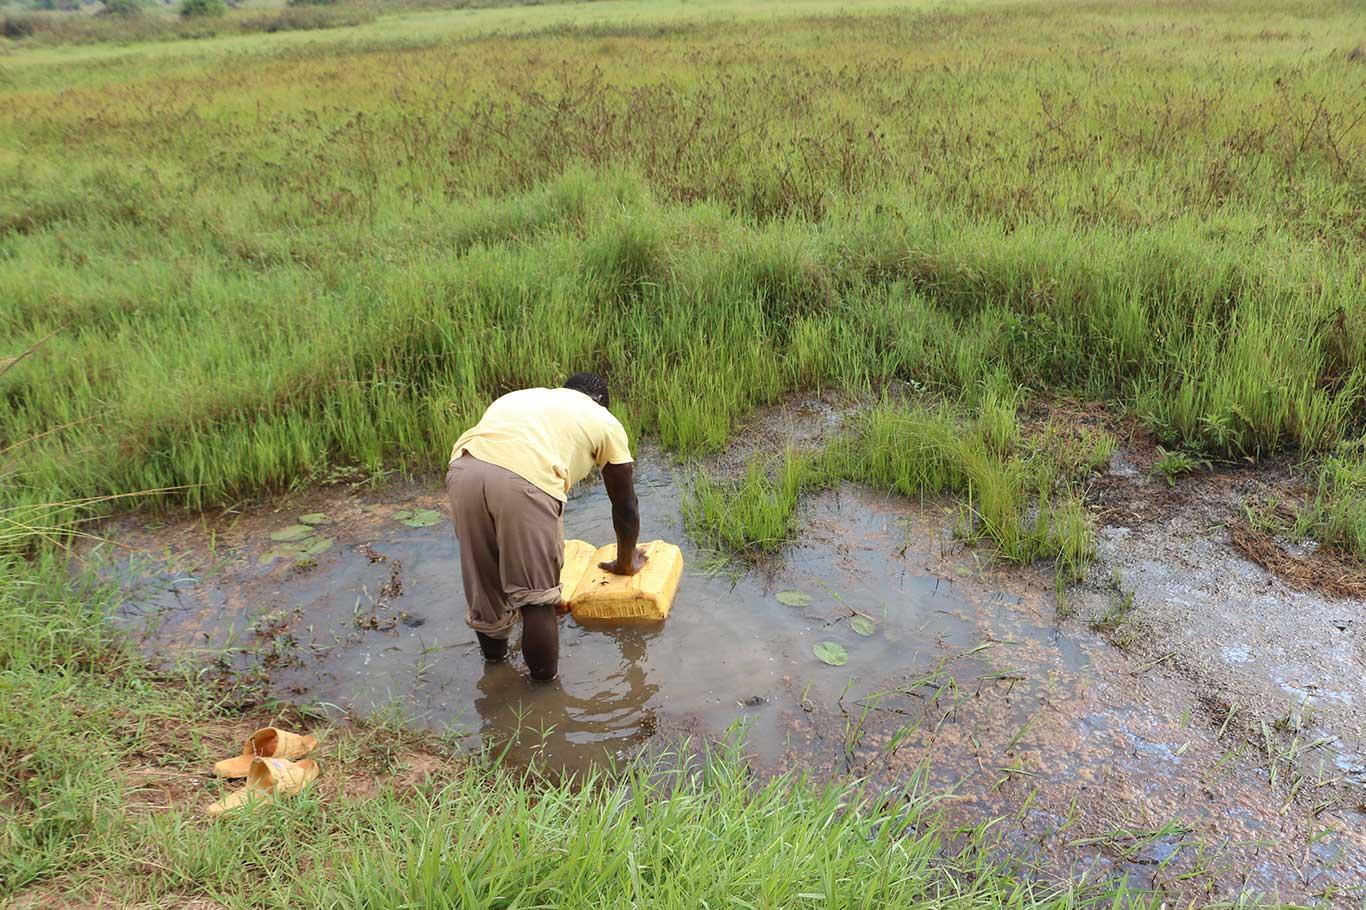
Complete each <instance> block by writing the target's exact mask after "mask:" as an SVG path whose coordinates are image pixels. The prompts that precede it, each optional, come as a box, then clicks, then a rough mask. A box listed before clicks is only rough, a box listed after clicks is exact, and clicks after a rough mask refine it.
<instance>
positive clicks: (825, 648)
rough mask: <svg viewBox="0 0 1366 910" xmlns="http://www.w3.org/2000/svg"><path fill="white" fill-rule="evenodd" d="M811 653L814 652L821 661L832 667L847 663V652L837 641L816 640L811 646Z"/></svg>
mask: <svg viewBox="0 0 1366 910" xmlns="http://www.w3.org/2000/svg"><path fill="white" fill-rule="evenodd" d="M811 653H812V654H815V655H816V657H817V658H818V659H819V660H820V661H821V663H827V664H829V665H830V666H832V667H842V666H844V665H845V664H847V663H849V652H848V651H846V650H844V646H843V645H841V644H839V643H838V642H834V641H821V642H817V643H816V644H814V645H812V646H811Z"/></svg>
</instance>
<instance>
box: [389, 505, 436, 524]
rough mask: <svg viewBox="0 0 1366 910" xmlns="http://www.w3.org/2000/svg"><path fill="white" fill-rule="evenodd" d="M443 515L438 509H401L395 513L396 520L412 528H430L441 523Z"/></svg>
mask: <svg viewBox="0 0 1366 910" xmlns="http://www.w3.org/2000/svg"><path fill="white" fill-rule="evenodd" d="M441 517H442V516H441V513H440V512H438V511H437V510H436V509H399V510H398V511H397V512H395V513H394V514H393V519H394V521H397V522H398V523H399V524H405V525H407V526H408V527H410V528H430V527H431V526H432V525H434V524H440V522H441Z"/></svg>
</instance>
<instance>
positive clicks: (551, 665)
mask: <svg viewBox="0 0 1366 910" xmlns="http://www.w3.org/2000/svg"><path fill="white" fill-rule="evenodd" d="M504 647H506V643H504ZM522 657H523V659H524V660H526V666H527V669H528V670H530V671H531V678H532V679H534V680H537V681H539V682H548V681H549V680H552V679H554V678H555V676H556V674H558V673H559V669H560V626H559V623H557V622H556V621H555V607H554V606H553V605H551V604H528V605H527V606H525V607H522Z"/></svg>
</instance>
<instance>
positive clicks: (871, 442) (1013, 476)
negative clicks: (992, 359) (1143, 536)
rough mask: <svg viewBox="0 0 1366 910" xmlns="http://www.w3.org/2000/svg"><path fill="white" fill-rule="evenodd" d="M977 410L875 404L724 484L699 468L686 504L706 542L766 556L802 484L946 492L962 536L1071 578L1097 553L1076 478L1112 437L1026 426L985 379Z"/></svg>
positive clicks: (788, 528) (1095, 462)
mask: <svg viewBox="0 0 1366 910" xmlns="http://www.w3.org/2000/svg"><path fill="white" fill-rule="evenodd" d="M976 397H977V399H978V401H977V403H976V405H975V407H965V406H964V405H962V404H943V405H939V406H924V405H907V404H904V403H896V402H890V401H887V402H883V403H881V404H879V405H877V406H875V407H872V408H870V409H869V410H868V411H866V412H865V413H863V414H861V415H859V416H858V417H857V418H856V419H855V420H854V421H853V424H854V425H853V426H851V427H849V428H848V429H847V430H846V431H845V432H844V433H842V434H841V436H840V437H839V438H838V439H837V440H836V441H835V442H833V443H831V444H830V445H828V446H827V447H826V448H825V449H824V450H823V451H821V452H819V453H816V454H794V453H791V452H789V453H787V455H786V456H785V457H783V458H781V459H779V460H778V462H777V464H776V465H773V466H769V465H765V464H764V463H762V462H755V463H754V464H752V465H751V466H750V469H749V471H748V472H747V473H746V474H745V476H744V477H743V478H740V479H737V480H733V481H723V480H717V479H714V478H712V477H709V476H707V475H703V476H701V477H700V478H699V479H698V481H697V482H696V484H695V485H694V489H693V491H692V497H691V499H690V500H689V501H688V502H687V503H686V504H685V506H684V514H685V517H686V518H687V521H688V525H689V527H690V529H691V531H692V532H693V534H694V535H695V536H697V537H698V538H699V539H701V540H702V541H703V542H704V543H706V544H708V545H711V546H715V547H718V548H727V549H729V550H731V551H734V552H736V553H739V554H740V555H742V556H751V557H752V556H758V555H760V554H765V553H772V552H774V551H776V550H777V549H779V548H780V547H781V546H782V545H783V544H784V543H786V542H787V541H788V540H789V539H790V538H791V537H792V535H793V532H794V530H795V528H796V526H797V518H798V514H799V513H798V509H799V505H800V497H801V494H802V493H803V492H807V491H810V490H813V489H819V488H821V487H825V486H828V485H830V484H832V483H835V482H838V481H854V482H858V483H862V484H866V485H869V486H872V487H874V488H876V489H882V490H886V491H888V492H891V493H897V494H900V495H902V496H910V497H917V498H924V497H927V496H933V495H936V494H955V495H957V496H959V497H961V498H962V500H963V501H964V505H963V509H962V514H961V518H960V521H959V526H958V533H959V534H960V536H962V537H964V538H967V539H969V540H974V541H979V542H984V543H987V544H989V545H990V546H991V547H993V548H994V550H995V552H996V553H997V554H998V555H999V556H1001V557H1002V558H1004V559H1006V560H1008V561H1011V562H1017V563H1030V562H1034V561H1036V560H1039V559H1046V560H1051V561H1052V562H1053V563H1054V565H1055V567H1056V570H1057V578H1058V581H1059V583H1060V584H1064V583H1068V582H1072V581H1075V580H1077V579H1078V578H1080V577H1081V575H1082V573H1083V572H1084V571H1085V570H1086V567H1087V566H1088V565H1089V564H1090V561H1091V558H1092V556H1093V555H1094V552H1095V530H1094V525H1093V522H1092V520H1091V517H1090V515H1089V513H1088V512H1087V509H1086V507H1085V504H1084V501H1083V500H1084V492H1085V490H1084V487H1085V482H1086V480H1087V478H1088V477H1089V476H1090V474H1091V472H1092V471H1094V470H1095V469H1098V468H1100V467H1102V466H1103V465H1104V464H1106V463H1108V461H1109V457H1110V453H1111V452H1112V451H1113V447H1114V439H1113V438H1112V437H1110V436H1109V435H1108V434H1105V433H1103V432H1101V431H1080V432H1077V431H1071V430H1066V429H1063V428H1061V427H1059V426H1057V425H1054V424H1048V425H1045V426H1044V427H1042V428H1039V429H1037V430H1031V431H1030V432H1028V433H1025V432H1022V431H1021V429H1020V427H1019V426H1018V424H1017V410H1016V400H1015V397H1014V393H1013V392H1010V391H1002V390H999V389H993V388H990V387H988V388H986V389H984V390H982V391H980V393H979V394H978V395H977V396H976Z"/></svg>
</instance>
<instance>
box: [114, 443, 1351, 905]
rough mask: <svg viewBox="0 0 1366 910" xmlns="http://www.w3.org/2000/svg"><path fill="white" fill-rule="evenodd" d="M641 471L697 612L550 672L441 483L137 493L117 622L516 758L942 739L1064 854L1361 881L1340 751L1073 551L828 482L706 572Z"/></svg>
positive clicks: (940, 779)
mask: <svg viewBox="0 0 1366 910" xmlns="http://www.w3.org/2000/svg"><path fill="white" fill-rule="evenodd" d="M638 492H639V494H640V500H641V512H642V520H643V526H642V539H646V540H648V539H653V538H657V537H658V538H664V539H667V540H670V541H675V542H678V543H679V544H680V545H681V546H682V547H683V550H684V553H685V556H686V558H687V560H688V563H689V568H688V571H687V574H686V575H685V578H684V581H683V585H682V587H681V589H680V592H679V595H678V599H677V601H676V604H675V608H674V612H673V614H672V615H671V617H670V619H669V620H668V622H667V623H666V624H663V625H657V626H639V627H631V628H614V627H594V628H585V627H581V626H579V625H578V624H576V623H574V622H573V621H572V620H566V621H565V622H564V623H563V625H562V629H561V678H560V679H559V680H558V681H556V682H555V683H553V684H549V685H532V684H530V683H528V682H527V681H526V679H525V676H524V674H523V672H522V668H521V666H520V660H514V661H512V662H510V663H506V664H496V665H485V664H484V662H483V661H482V659H481V658H480V656H479V651H478V647H477V645H476V643H475V641H474V637H473V634H472V633H471V632H470V631H469V630H468V629H467V628H466V626H465V624H464V602H463V596H462V593H461V586H460V578H459V571H458V562H457V557H456V549H455V543H454V541H453V538H452V535H451V531H450V525H449V522H447V521H446V520H445V518H444V513H443V514H441V515H440V518H439V520H434V519H433V518H432V512H431V511H424V510H436V511H438V512H440V511H441V510H442V509H444V503H443V500H442V497H441V496H440V494H439V492H437V491H433V490H430V489H423V490H421V491H413V490H408V491H402V490H394V489H390V490H388V491H385V492H384V493H383V494H382V498H381V496H380V495H374V496H368V495H356V496H352V497H346V496H339V495H336V494H335V493H332V494H329V493H327V492H325V491H323V492H317V493H312V494H308V495H306V496H301V497H297V498H296V500H294V501H291V502H289V503H288V509H284V508H281V509H280V510H279V511H276V512H273V513H272V512H268V511H264V510H262V511H258V512H253V513H251V514H249V515H227V516H223V517H222V518H220V519H213V518H210V517H205V518H203V519H200V520H198V521H196V522H187V523H184V524H180V525H175V526H171V527H164V528H153V527H149V526H147V525H145V524H143V525H138V524H136V523H134V522H131V521H129V522H124V523H123V524H122V525H121V526H119V527H117V528H115V529H112V531H111V536H112V537H113V538H114V539H115V540H117V541H118V542H119V543H121V544H123V545H125V546H127V547H131V548H132V550H131V551H129V550H124V549H116V548H107V549H106V550H105V551H104V552H105V556H106V558H107V559H108V560H109V562H108V569H107V570H108V571H110V572H114V573H117V575H118V576H119V577H120V578H121V579H122V581H123V582H124V583H125V584H126V585H127V590H128V596H127V599H126V603H125V604H124V606H123V608H122V610H121V611H120V614H119V616H118V617H117V621H118V622H119V623H120V624H122V625H123V626H124V627H126V628H129V629H131V630H135V631H137V632H138V633H139V634H141V635H142V636H144V639H143V640H144V642H145V645H146V647H147V649H148V650H149V651H150V652H152V653H154V654H158V655H173V654H183V655H188V656H193V657H194V658H195V659H199V660H203V659H206V658H218V659H224V660H227V661H229V662H231V663H232V664H233V665H234V666H237V667H238V668H247V667H251V666H264V667H266V668H268V672H269V679H270V685H271V686H272V687H273V688H274V690H275V691H276V692H277V693H278V694H279V695H281V696H283V697H286V698H289V699H291V700H296V701H315V702H321V703H324V704H326V705H330V706H333V707H334V708H335V709H337V710H354V711H358V712H360V713H366V712H369V711H373V710H376V709H378V708H383V707H388V706H391V705H395V706H398V707H399V708H400V709H401V710H402V711H403V712H404V713H405V714H406V715H407V716H408V717H409V718H410V720H412V721H413V722H417V723H421V724H425V725H430V726H440V727H446V726H451V725H455V726H458V727H459V728H460V729H462V730H465V731H467V733H468V736H469V738H470V741H471V743H472V744H475V743H478V742H480V741H482V742H484V743H488V744H490V745H491V746H493V747H494V748H496V749H506V750H507V752H508V754H509V755H510V757H511V758H513V759H514V760H518V761H527V760H531V759H533V758H534V759H536V760H538V761H541V762H544V763H546V764H548V765H549V766H551V767H552V768H557V769H564V770H568V771H582V770H585V769H587V768H588V767H590V766H592V765H593V764H595V763H601V762H603V761H604V760H605V759H610V758H616V757H625V756H627V755H630V754H634V753H635V752H636V751H637V750H638V749H639V748H640V747H641V746H642V745H643V744H645V743H647V742H656V743H658V742H669V741H672V736H676V735H678V734H691V735H693V736H695V737H696V738H697V739H699V740H701V739H715V738H718V737H721V736H723V735H725V733H726V731H727V730H728V729H730V728H731V727H732V726H734V725H739V726H740V727H742V728H743V731H744V736H745V740H744V742H745V747H746V749H747V751H748V752H749V753H751V754H752V755H753V756H754V758H755V761H756V763H757V764H758V765H759V766H760V767H762V768H765V769H769V770H782V769H789V768H790V769H796V770H803V771H809V772H814V773H817V774H830V775H842V774H850V773H852V774H857V775H861V776H865V777H867V778H868V779H869V780H870V783H871V785H872V786H874V787H878V788H892V787H901V786H904V785H906V783H907V782H908V781H910V780H913V779H914V777H915V773H916V770H917V769H918V768H919V767H921V765H922V763H924V762H928V764H929V768H930V771H929V774H930V780H931V783H932V785H933V786H934V787H935V788H936V790H939V791H943V792H947V793H948V794H949V796H948V798H947V799H946V802H945V805H946V807H947V808H948V809H949V811H951V812H958V813H960V817H961V819H963V820H971V819H980V818H981V817H982V816H983V813H984V812H985V813H989V814H991V815H1002V816H1005V817H1006V818H1008V819H1009V821H1008V823H1006V824H1005V826H1004V828H1003V833H1004V834H1005V836H1006V837H1007V838H1008V839H1009V840H1010V841H1011V842H1012V843H1013V844H1014V845H1016V846H1020V847H1023V848H1024V849H1025V850H1026V851H1027V852H1028V853H1029V854H1030V855H1031V856H1034V857H1037V858H1038V860H1039V861H1040V862H1042V863H1044V864H1045V865H1046V866H1048V867H1049V868H1050V869H1054V870H1056V869H1059V868H1063V869H1068V870H1072V871H1075V869H1077V868H1093V867H1094V868H1097V870H1098V871H1104V872H1118V873H1122V874H1124V875H1127V876H1128V877H1129V878H1130V879H1131V880H1132V881H1133V882H1134V883H1135V884H1138V885H1141V886H1144V887H1153V886H1160V887H1166V888H1168V889H1169V892H1170V893H1171V894H1173V895H1181V896H1192V897H1194V896H1201V897H1204V898H1212V897H1216V896H1217V897H1225V898H1227V897H1232V896H1235V895H1237V894H1239V893H1240V892H1243V891H1247V892H1248V893H1252V894H1262V895H1275V896H1278V897H1280V898H1282V899H1299V900H1305V899H1318V900H1320V901H1321V902H1326V903H1327V904H1335V903H1336V902H1337V901H1338V900H1339V899H1341V898H1340V895H1342V894H1344V893H1346V892H1345V890H1344V889H1350V888H1355V887H1358V886H1359V885H1360V883H1361V882H1362V881H1366V837H1364V836H1363V833H1362V828H1363V825H1362V816H1361V814H1360V813H1359V812H1358V811H1356V810H1355V809H1354V808H1353V807H1352V806H1351V805H1350V800H1344V799H1342V798H1341V796H1340V791H1339V789H1334V788H1335V787H1337V784H1336V783H1335V782H1334V780H1333V779H1334V778H1339V777H1340V776H1341V775H1340V773H1339V772H1338V770H1337V769H1336V768H1335V767H1334V766H1333V764H1332V761H1331V757H1330V756H1329V755H1328V754H1327V753H1323V754H1322V755H1320V754H1317V750H1314V749H1306V750H1305V752H1304V754H1302V755H1299V756H1297V757H1296V763H1295V764H1294V765H1293V766H1291V765H1290V764H1289V763H1288V762H1287V764H1286V766H1285V767H1279V766H1278V765H1277V761H1276V760H1275V759H1273V758H1270V757H1269V756H1268V755H1264V754H1259V752H1258V750H1257V749H1256V747H1255V745H1253V744H1249V743H1246V742H1239V741H1236V740H1235V739H1234V738H1233V737H1231V736H1230V735H1228V732H1227V730H1220V729H1219V727H1220V724H1219V719H1218V718H1217V717H1212V716H1210V713H1209V710H1208V709H1207V707H1205V706H1204V705H1202V703H1201V702H1200V701H1199V699H1197V698H1196V697H1195V695H1193V694H1192V693H1191V692H1190V691H1189V690H1188V688H1186V687H1185V686H1183V684H1182V682H1181V680H1180V679H1179V678H1176V677H1175V676H1173V675H1170V674H1168V673H1167V672H1166V668H1164V667H1163V666H1162V665H1161V664H1156V665H1148V666H1145V665H1143V664H1142V663H1138V662H1136V661H1131V660H1130V659H1129V658H1127V657H1126V656H1125V655H1123V654H1122V653H1120V652H1118V651H1116V650H1115V649H1113V648H1112V647H1111V646H1109V645H1108V644H1106V643H1105V642H1104V641H1103V640H1102V639H1101V638H1100V637H1099V636H1097V635H1095V634H1093V633H1091V632H1089V631H1088V630H1085V629H1083V628H1072V627H1070V626H1067V625H1065V624H1064V625H1059V623H1058V620H1057V607H1056V600H1055V598H1054V595H1053V592H1052V586H1051V579H1049V578H1048V577H1045V576H1044V575H1043V574H1041V573H1037V572H1034V571H1020V570H1010V571H1007V570H1003V569H1000V568H993V567H990V566H988V565H987V564H986V562H987V561H986V557H985V555H984V554H980V553H978V552H975V551H973V550H971V549H967V548H964V547H962V546H961V545H959V544H957V543H956V542H954V541H953V540H952V539H951V537H950V535H949V534H948V533H947V531H946V527H947V525H948V519H947V516H946V514H945V513H946V512H947V511H948V510H946V509H944V508H942V507H940V506H936V505H933V504H930V505H925V506H916V505H913V504H908V503H907V502H905V501H902V500H893V499H888V498H884V497H879V496H875V495H871V494H868V493H866V492H864V491H861V490H857V489H853V488H845V489H843V490H841V491H839V492H838V493H829V494H824V495H822V496H819V497H814V498H812V499H811V500H810V501H808V502H807V503H806V504H805V506H804V508H803V520H804V532H803V534H802V536H801V538H800V540H799V542H798V543H797V544H795V545H793V546H792V547H790V548H789V549H788V551H787V552H786V553H785V554H784V555H783V557H782V558H781V559H780V560H779V562H778V563H777V565H775V566H774V567H773V569H772V571H771V572H759V571H749V572H743V573H740V574H739V575H736V576H732V575H728V574H726V572H725V571H720V572H717V571H712V572H708V571H707V570H708V569H709V568H715V567H716V566H715V564H716V560H715V559H714V558H709V556H708V554H705V553H701V552H699V551H698V550H697V548H696V547H695V546H693V544H692V542H691V541H690V540H689V539H688V538H687V536H686V534H685V533H684V530H683V527H682V524H681V518H680V510H679V503H680V499H681V493H680V490H679V488H678V487H677V486H676V484H675V482H674V478H673V477H672V475H671V472H670V470H669V469H668V468H665V467H661V466H660V465H659V463H658V462H657V461H654V462H647V463H646V464H644V465H642V467H641V469H640V471H639V473H638ZM565 531H566V535H567V536H570V537H579V538H582V539H584V540H588V541H591V542H593V543H596V544H603V543H608V542H610V541H611V539H612V531H611V518H610V508H609V504H608V502H607V498H606V495H605V493H604V491H603V490H602V488H601V486H592V487H586V488H584V489H582V490H581V491H580V492H579V494H578V495H577V496H576V497H575V498H574V499H573V500H572V501H571V503H570V505H569V507H568V508H567V510H566V513H565ZM272 532H275V535H276V538H277V539H276V540H272V539H271V534H272ZM323 541H329V542H328V543H326V544H324V543H323ZM282 546H283V548H284V549H283V550H282V549H281V548H282ZM130 552H131V553H132V555H130ZM818 655H823V656H824V657H825V658H826V659H827V660H831V661H834V662H835V663H839V662H840V660H841V659H842V658H844V657H847V661H846V662H844V663H843V664H842V665H838V666H832V665H830V663H827V662H823V660H822V659H821V657H820V656H818ZM656 734H667V735H659V736H657V735H656ZM652 738H653V739H652ZM1292 780H1294V781H1297V783H1296V784H1294V785H1293V787H1292V784H1291V781H1292ZM1314 793H1322V794H1323V798H1322V799H1318V798H1316V797H1315V796H1313V794H1314ZM1319 803H1323V805H1321V806H1320V805H1319ZM1333 889H1337V890H1336V892H1335V891H1334V890H1333ZM1335 893H1336V894H1337V895H1339V896H1337V897H1335V896H1334V895H1335ZM1354 900H1356V901H1358V905H1359V900H1360V898H1359V897H1358V898H1354Z"/></svg>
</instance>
